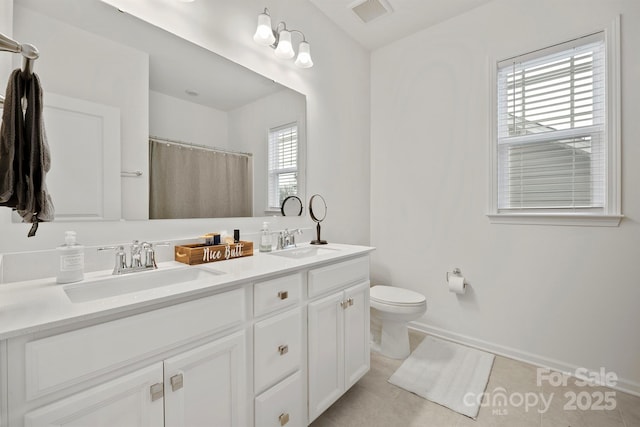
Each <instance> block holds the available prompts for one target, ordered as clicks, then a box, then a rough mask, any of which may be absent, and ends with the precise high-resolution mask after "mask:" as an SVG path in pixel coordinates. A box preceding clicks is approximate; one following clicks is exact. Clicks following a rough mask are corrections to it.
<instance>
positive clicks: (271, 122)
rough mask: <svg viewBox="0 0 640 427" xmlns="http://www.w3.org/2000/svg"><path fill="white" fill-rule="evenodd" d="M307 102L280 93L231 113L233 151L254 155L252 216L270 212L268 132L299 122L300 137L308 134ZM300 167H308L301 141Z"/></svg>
mask: <svg viewBox="0 0 640 427" xmlns="http://www.w3.org/2000/svg"><path fill="white" fill-rule="evenodd" d="M305 114H306V109H305V101H304V97H302V96H300V94H298V93H297V92H294V91H291V90H281V91H279V92H276V93H273V94H271V95H267V96H265V97H263V98H260V99H258V100H257V101H254V102H252V103H250V104H247V105H244V106H242V107H240V108H236V109H235V110H232V111H230V112H229V144H230V146H231V148H232V149H234V150H236V151H241V152H245V153H253V160H254V162H253V214H254V215H256V216H265V215H270V214H273V213H272V212H267V211H266V208H267V204H268V202H267V193H268V190H267V187H268V182H267V173H268V165H267V161H268V157H269V150H268V144H267V135H268V132H269V129H271V128H274V127H277V126H282V125H286V124H288V123H293V122H297V123H298V134H299V135H305V134H306V128H305ZM301 142H302V144H301V145H300V149H301V151H300V153H299V157H300V159H301V162H300V165H299V167H300V168H302V170H304V168H305V149H304V148H305V146H306V143H304V142H303V141H301ZM256 160H257V161H256ZM299 188H300V193H299V196H300V197H301V199H303V200H304V199H306V197H305V192H304V189H305V182H304V174H302V176H301V177H300V181H299Z"/></svg>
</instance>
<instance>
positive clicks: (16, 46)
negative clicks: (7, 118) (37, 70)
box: [0, 33, 40, 104]
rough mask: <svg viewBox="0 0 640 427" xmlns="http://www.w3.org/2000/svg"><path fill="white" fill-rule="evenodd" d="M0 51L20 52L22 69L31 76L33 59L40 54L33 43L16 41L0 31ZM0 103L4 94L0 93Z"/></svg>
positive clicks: (2, 102) (2, 101)
mask: <svg viewBox="0 0 640 427" xmlns="http://www.w3.org/2000/svg"><path fill="white" fill-rule="evenodd" d="M0 51H3V52H12V53H19V54H21V55H22V56H23V61H22V71H23V72H24V73H26V75H27V76H31V73H32V72H33V61H35V60H36V59H38V57H39V56H40V53H39V52H38V49H36V47H35V46H34V45H32V44H26V43H25V44H21V43H18V42H17V41H15V40H13V39H10V38H9V37H7V36H5V35H4V34H2V33H0ZM0 104H4V96H2V95H0Z"/></svg>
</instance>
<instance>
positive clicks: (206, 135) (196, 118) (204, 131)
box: [149, 90, 229, 148]
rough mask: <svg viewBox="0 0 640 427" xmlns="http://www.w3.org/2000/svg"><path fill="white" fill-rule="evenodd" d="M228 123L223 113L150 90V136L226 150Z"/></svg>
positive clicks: (226, 116) (226, 115) (225, 114)
mask: <svg viewBox="0 0 640 427" xmlns="http://www.w3.org/2000/svg"><path fill="white" fill-rule="evenodd" d="M228 120H229V117H228V114H227V113H226V112H225V111H221V110H217V109H215V108H211V107H207V106H204V105H200V104H196V103H195V102H187V101H184V100H182V99H178V98H174V97H173V96H169V95H165V94H163V93H160V92H156V91H153V90H151V91H149V134H150V135H152V136H156V137H159V138H168V139H173V140H177V141H183V142H189V143H192V144H198V145H208V146H211V147H217V148H228V144H229V125H228V123H227V122H228Z"/></svg>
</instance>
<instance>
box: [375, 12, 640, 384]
mask: <svg viewBox="0 0 640 427" xmlns="http://www.w3.org/2000/svg"><path fill="white" fill-rule="evenodd" d="M618 14H621V15H622V36H621V39H622V88H623V89H622V93H623V101H622V103H623V105H622V108H623V111H622V135H623V140H622V153H623V159H622V167H623V169H622V170H623V172H622V181H623V182H622V185H623V187H622V188H623V191H622V203H623V213H624V215H625V216H626V218H625V219H624V220H623V222H622V224H621V225H620V226H619V227H617V228H609V227H563V226H524V225H497V224H493V225H492V224H490V223H489V221H488V219H487V217H486V216H485V214H486V213H487V212H488V209H487V206H488V200H489V197H488V190H489V185H488V177H489V169H488V168H489V141H488V131H489V128H488V126H489V108H490V100H489V93H490V92H489V91H490V90H491V88H490V87H489V72H488V71H489V65H490V64H489V61H488V58H490V57H492V58H494V59H503V58H507V57H511V56H514V55H516V54H519V53H525V52H528V51H531V50H534V49H537V48H541V47H545V46H548V45H552V44H554V43H557V42H562V41H565V40H569V39H571V38H574V37H576V36H580V35H584V34H587V33H590V32H592V31H597V30H601V29H604V28H605V27H607V26H609V25H610V24H611V22H612V20H613V19H614V18H615V17H616V16H617V15H618ZM638 46H640V2H638V1H637V0H608V1H601V0H563V1H557V0H540V1H538V2H536V6H535V7H531V2H530V1H526V0H495V1H493V2H491V3H489V4H487V5H485V6H482V7H479V8H477V9H474V10H472V11H470V12H469V13H467V14H465V15H462V16H459V17H456V18H453V19H451V20H449V21H446V22H444V23H442V24H440V25H437V26H435V27H432V28H429V29H426V30H424V31H421V32H419V33H417V34H414V35H413V36H411V37H408V38H406V39H403V40H400V41H398V42H396V43H394V44H391V45H388V46H386V47H383V48H381V49H379V50H377V51H375V52H374V53H373V54H372V58H371V68H372V73H371V85H372V91H371V93H372V95H371V104H372V108H371V123H372V125H371V134H372V147H371V151H372V165H371V167H372V171H371V188H372V189H371V244H372V245H374V246H376V247H377V248H378V249H377V251H376V252H374V254H373V280H374V282H376V283H392V284H393V285H396V286H401V287H406V288H410V289H413V290H416V291H419V292H422V293H423V294H425V295H426V298H427V305H428V309H427V313H426V315H425V316H424V317H423V318H422V319H421V320H420V325H419V326H420V327H421V328H423V329H424V330H426V331H429V332H432V333H436V334H440V335H442V336H445V337H449V338H453V339H458V340H461V341H463V342H467V343H470V344H473V345H477V346H480V347H485V348H488V349H490V350H492V351H496V352H499V353H505V354H509V355H511V356H514V357H517V358H522V359H526V360H529V361H533V362H535V363H539V364H543V365H547V366H552V367H555V368H560V369H566V370H567V371H573V369H575V367H586V368H588V369H593V370H597V369H599V368H600V367H605V368H606V369H607V370H609V371H614V372H615V373H616V374H617V375H618V376H620V377H622V378H623V379H624V380H623V381H620V383H619V386H620V387H622V388H626V389H628V390H633V391H635V392H636V393H640V363H638V361H639V360H640V339H638V332H637V326H638V325H640V310H639V309H638V307H637V305H638V303H639V302H640V283H639V281H638V277H640V262H638V260H639V258H640V224H639V221H640V193H639V192H638V191H637V183H638V182H640V169H639V168H638V167H637V165H638V163H640V145H639V144H638V143H637V141H638V139H639V138H640V121H639V120H638V117H639V116H640V97H639V96H638V94H640V80H638V76H639V75H640V50H639V49H638ZM454 267H460V268H461V269H462V271H463V273H464V275H465V276H466V277H467V279H468V282H469V284H470V286H471V288H470V289H469V291H468V292H467V294H466V295H464V296H461V297H458V296H456V295H455V294H452V293H449V292H448V291H447V288H446V286H445V285H446V283H445V272H446V271H451V270H452V269H453V268H454Z"/></svg>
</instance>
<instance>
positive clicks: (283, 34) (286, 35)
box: [274, 30, 296, 59]
mask: <svg viewBox="0 0 640 427" xmlns="http://www.w3.org/2000/svg"><path fill="white" fill-rule="evenodd" d="M274 53H275V55H276V57H278V58H280V59H289V58H293V55H295V54H296V53H295V52H294V51H293V47H292V46H291V33H290V32H289V31H287V30H282V31H280V36H279V38H278V46H277V47H276V51H275V52H274Z"/></svg>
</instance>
